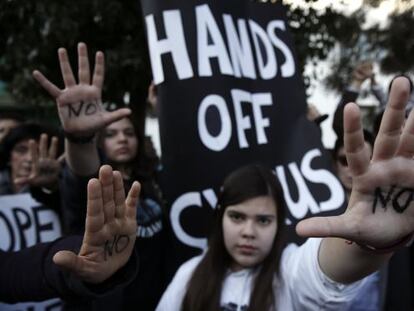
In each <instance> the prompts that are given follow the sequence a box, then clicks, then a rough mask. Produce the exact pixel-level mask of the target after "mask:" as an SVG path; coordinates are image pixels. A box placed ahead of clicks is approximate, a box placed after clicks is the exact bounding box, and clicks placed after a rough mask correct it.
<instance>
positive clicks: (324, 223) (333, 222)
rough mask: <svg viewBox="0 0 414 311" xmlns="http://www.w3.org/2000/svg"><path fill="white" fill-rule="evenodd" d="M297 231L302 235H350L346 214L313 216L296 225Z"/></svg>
mask: <svg viewBox="0 0 414 311" xmlns="http://www.w3.org/2000/svg"><path fill="white" fill-rule="evenodd" d="M296 233H297V234H298V235H300V236H302V237H342V238H347V236H349V235H350V232H349V230H347V227H346V226H345V219H344V216H343V215H341V216H331V217H312V218H308V219H305V220H302V221H300V222H299V223H298V224H297V225H296Z"/></svg>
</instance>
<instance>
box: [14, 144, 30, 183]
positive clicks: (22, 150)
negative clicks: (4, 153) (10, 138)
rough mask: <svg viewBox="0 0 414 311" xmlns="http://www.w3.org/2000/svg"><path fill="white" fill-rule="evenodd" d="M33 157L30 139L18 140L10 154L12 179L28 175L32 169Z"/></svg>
mask: <svg viewBox="0 0 414 311" xmlns="http://www.w3.org/2000/svg"><path fill="white" fill-rule="evenodd" d="M31 164H32V157H31V155H30V150H29V139H25V140H22V141H20V142H18V143H17V144H16V145H15V146H14V147H13V149H12V151H11V154H10V167H11V175H12V180H14V179H16V178H20V177H28V176H29V175H30V171H31Z"/></svg>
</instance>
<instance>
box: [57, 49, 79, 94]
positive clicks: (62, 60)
mask: <svg viewBox="0 0 414 311" xmlns="http://www.w3.org/2000/svg"><path fill="white" fill-rule="evenodd" d="M58 56H59V64H60V70H61V72H62V78H63V82H64V83H65V87H67V88H68V87H71V86H74V85H76V80H75V77H74V76H73V72H72V68H71V66H70V63H69V58H68V53H67V52H66V49H64V48H60V49H59V50H58Z"/></svg>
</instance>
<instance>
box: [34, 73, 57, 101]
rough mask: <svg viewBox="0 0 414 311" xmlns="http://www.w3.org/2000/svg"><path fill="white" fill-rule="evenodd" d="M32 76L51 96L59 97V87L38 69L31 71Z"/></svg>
mask: <svg viewBox="0 0 414 311" xmlns="http://www.w3.org/2000/svg"><path fill="white" fill-rule="evenodd" d="M33 78H35V80H36V81H37V82H39V84H40V85H41V86H42V87H43V88H44V89H45V90H46V91H47V92H48V93H49V94H50V96H52V97H53V98H57V97H59V95H60V93H61V89H59V88H58V87H57V86H56V85H54V84H53V83H52V82H50V81H49V80H48V79H47V78H46V77H45V76H44V75H43V74H42V73H41V72H40V71H38V70H35V71H33Z"/></svg>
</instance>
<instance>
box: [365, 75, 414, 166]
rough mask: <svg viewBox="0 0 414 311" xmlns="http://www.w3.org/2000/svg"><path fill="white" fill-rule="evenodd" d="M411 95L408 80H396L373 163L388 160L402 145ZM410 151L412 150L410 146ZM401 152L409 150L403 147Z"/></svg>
mask: <svg viewBox="0 0 414 311" xmlns="http://www.w3.org/2000/svg"><path fill="white" fill-rule="evenodd" d="M409 93H410V86H409V82H408V79H407V78H405V77H398V78H396V79H395V80H394V82H393V83H392V87H391V92H390V96H389V100H388V104H387V107H386V109H385V112H384V116H383V117H382V121H381V126H380V129H379V132H378V135H377V139H376V140H375V145H374V151H373V156H372V159H373V161H378V160H387V159H389V158H391V157H392V156H394V155H395V154H396V152H397V148H398V146H399V145H400V134H401V128H402V125H403V123H404V119H405V105H406V103H407V100H408V97H409ZM411 132H413V129H412V128H411V129H410V130H408V133H411ZM408 137H409V136H407V137H406V138H408ZM409 149H411V147H410V146H409ZM400 152H401V153H406V152H407V150H406V149H404V147H402V146H401V147H400Z"/></svg>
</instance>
